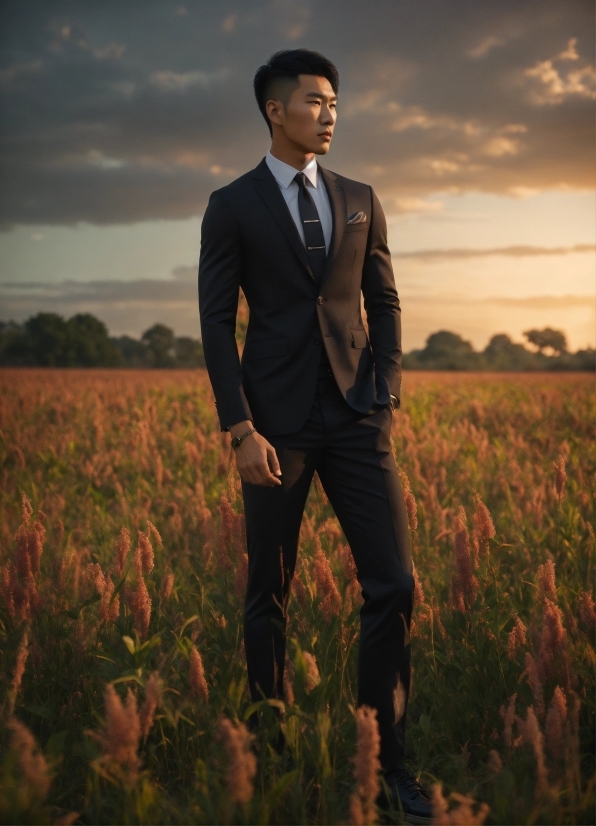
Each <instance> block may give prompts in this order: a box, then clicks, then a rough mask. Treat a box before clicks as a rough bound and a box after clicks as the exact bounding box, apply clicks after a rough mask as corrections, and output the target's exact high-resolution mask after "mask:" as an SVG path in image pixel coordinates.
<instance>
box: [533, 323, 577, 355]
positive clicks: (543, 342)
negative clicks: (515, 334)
mask: <svg viewBox="0 0 596 826" xmlns="http://www.w3.org/2000/svg"><path fill="white" fill-rule="evenodd" d="M524 335H525V337H526V338H527V339H528V341H529V342H530V344H533V345H534V346H535V347H536V348H538V351H539V352H540V353H542V352H543V350H549V349H550V350H552V352H553V353H556V354H557V355H560V354H561V353H566V352H567V339H566V337H565V333H562V332H561V331H560V330H553V329H552V328H551V327H545V328H544V330H526V332H525V333H524Z"/></svg>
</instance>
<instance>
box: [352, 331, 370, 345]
mask: <svg viewBox="0 0 596 826" xmlns="http://www.w3.org/2000/svg"><path fill="white" fill-rule="evenodd" d="M367 341H368V339H367V338H366V330H352V347H356V348H357V349H358V350H362V349H363V348H364V347H366V344H367Z"/></svg>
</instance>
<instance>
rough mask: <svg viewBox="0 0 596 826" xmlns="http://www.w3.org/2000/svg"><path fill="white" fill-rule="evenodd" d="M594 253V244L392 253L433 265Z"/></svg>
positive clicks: (595, 247) (595, 249)
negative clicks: (490, 258)
mask: <svg viewBox="0 0 596 826" xmlns="http://www.w3.org/2000/svg"><path fill="white" fill-rule="evenodd" d="M594 251H596V245H595V244H573V245H572V246H569V247H533V246H514V247H493V248H491V249H474V248H465V249H436V250H432V249H430V250H412V251H411V252H398V253H393V256H392V257H393V258H401V259H404V258H405V259H413V260H416V261H423V262H428V263H434V262H435V261H437V262H440V261H446V260H460V259H465V258H487V257H492V256H505V257H507V258H527V257H533V256H538V255H571V254H573V253H586V252H592V253H593V252H594Z"/></svg>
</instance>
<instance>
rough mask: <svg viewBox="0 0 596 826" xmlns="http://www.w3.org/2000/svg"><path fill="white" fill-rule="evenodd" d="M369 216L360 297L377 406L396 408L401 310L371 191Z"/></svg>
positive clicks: (384, 224)
mask: <svg viewBox="0 0 596 826" xmlns="http://www.w3.org/2000/svg"><path fill="white" fill-rule="evenodd" d="M371 202H372V215H371V227H370V231H369V238H368V246H367V250H366V258H365V260H364V267H363V270H362V294H363V296H364V309H365V311H366V315H367V320H368V333H369V339H370V344H371V348H372V353H373V359H374V362H375V380H376V391H377V402H378V403H379V404H389V402H390V398H389V396H390V395H393V396H395V397H396V399H397V401H398V404H399V400H400V388H401V358H402V350H401V309H400V306H399V298H398V297H397V290H396V288H395V277H394V275H393V267H392V266H391V253H390V252H389V247H388V246H387V222H386V221H385V215H384V213H383V208H382V207H381V204H380V203H379V199H378V198H377V196H376V195H375V193H374V191H373V190H372V188H371Z"/></svg>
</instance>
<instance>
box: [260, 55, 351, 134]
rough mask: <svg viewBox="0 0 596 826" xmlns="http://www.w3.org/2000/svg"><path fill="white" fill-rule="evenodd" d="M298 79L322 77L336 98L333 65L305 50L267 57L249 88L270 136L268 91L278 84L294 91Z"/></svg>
mask: <svg viewBox="0 0 596 826" xmlns="http://www.w3.org/2000/svg"><path fill="white" fill-rule="evenodd" d="M298 75H315V77H325V78H327V80H328V81H329V83H330V84H331V88H332V89H333V91H334V92H335V94H337V92H338V89H339V72H338V71H337V68H336V67H335V66H334V65H333V63H332V62H331V61H330V60H328V59H327V58H326V57H324V56H323V55H322V54H319V52H311V51H309V50H308V49H284V50H283V51H281V52H276V53H275V54H274V55H271V57H270V58H269V60H268V61H267V63H264V64H263V65H262V66H261V67H260V68H259V69H258V70H257V73H256V75H255V79H254V82H253V87H254V90H255V97H256V99H257V103H258V105H259V109H260V111H261V114H262V115H263V117H264V118H265V122H266V123H267V126H268V127H269V132H270V134H273V130H272V128H271V122H270V121H269V118H268V117H267V109H266V106H267V101H268V100H271V91H272V89H273V87H274V85H275V84H277V83H278V81H280V80H281V81H286V82H287V81H294V82H295V87H294V88H298V85H299V81H298Z"/></svg>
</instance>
